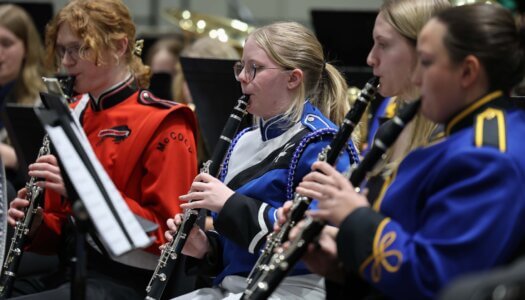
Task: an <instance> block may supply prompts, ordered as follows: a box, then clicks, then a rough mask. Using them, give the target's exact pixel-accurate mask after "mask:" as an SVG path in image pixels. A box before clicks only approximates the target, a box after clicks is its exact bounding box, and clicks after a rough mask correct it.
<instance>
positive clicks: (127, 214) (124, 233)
mask: <svg viewBox="0 0 525 300" xmlns="http://www.w3.org/2000/svg"><path fill="white" fill-rule="evenodd" d="M41 98H42V102H43V103H44V105H45V107H46V109H35V111H36V115H37V117H38V118H39V119H40V121H41V123H42V125H43V126H44V127H45V130H46V131H47V133H48V136H49V138H50V140H51V142H52V143H53V145H54V146H55V149H56V151H57V156H58V160H59V164H60V169H61V171H62V177H63V179H64V183H65V186H66V189H67V193H68V195H69V198H70V199H73V204H72V208H73V209H72V210H73V215H74V218H75V224H76V225H77V226H76V229H77V239H76V257H75V259H74V261H73V262H74V263H73V282H72V283H71V299H84V298H85V292H86V282H85V279H86V254H85V241H86V235H87V233H88V232H90V231H94V232H96V233H97V236H98V237H99V240H100V242H101V243H100V246H101V247H102V249H100V250H102V251H106V252H107V253H108V254H109V255H112V256H119V255H122V254H125V253H126V252H129V251H132V250H134V249H137V248H144V247H147V246H149V245H150V244H151V242H152V240H151V238H148V237H147V235H146V233H145V231H144V229H143V227H142V225H141V223H140V222H138V221H137V219H136V217H135V216H134V215H133V214H132V213H131V211H130V210H129V207H128V206H127V205H126V203H125V202H124V199H122V196H121V195H120V193H119V192H118V191H117V189H116V187H115V186H114V185H113V182H112V181H111V179H110V178H109V176H108V175H107V173H105V171H104V168H103V167H102V165H101V164H100V162H98V160H97V159H96V156H95V154H94V152H93V151H92V149H91V146H90V145H89V142H88V141H87V138H86V137H85V136H84V135H83V130H82V128H81V126H80V125H79V123H78V121H76V120H75V118H74V117H73V115H72V113H71V111H70V110H69V108H68V107H67V105H66V104H65V100H64V99H63V98H62V97H60V96H57V95H51V94H44V93H42V94H41ZM149 223H150V224H152V223H151V222H149ZM153 227H156V224H154V226H153ZM147 229H148V230H149V229H152V226H148V228H147ZM97 236H93V238H94V239H96V237H97Z"/></svg>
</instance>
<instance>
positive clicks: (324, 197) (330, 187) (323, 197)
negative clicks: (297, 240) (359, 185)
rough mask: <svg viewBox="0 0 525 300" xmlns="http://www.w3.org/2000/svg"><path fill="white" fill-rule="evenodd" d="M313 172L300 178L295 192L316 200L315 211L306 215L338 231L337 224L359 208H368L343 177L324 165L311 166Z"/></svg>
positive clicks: (366, 201) (323, 163)
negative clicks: (326, 222)
mask: <svg viewBox="0 0 525 300" xmlns="http://www.w3.org/2000/svg"><path fill="white" fill-rule="evenodd" d="M312 169H313V170H315V171H313V172H311V173H309V174H308V175H306V176H305V177H304V178H303V181H302V182H301V183H300V184H299V186H298V187H297V189H296V192H298V193H300V194H301V195H304V196H307V197H310V198H312V199H316V200H318V204H317V210H310V211H308V212H307V214H308V215H309V216H311V217H313V218H319V219H322V220H325V221H328V222H330V223H331V224H332V225H335V226H337V227H339V225H340V224H341V222H342V221H343V220H344V219H345V218H346V216H348V215H349V214H350V213H352V212H353V211H354V210H356V209H357V208H359V207H366V206H369V204H368V200H367V199H366V197H365V196H363V195H361V194H359V193H357V192H356V191H355V189H354V187H353V186H352V184H351V183H350V181H349V180H348V178H346V177H345V176H343V175H342V174H341V173H339V172H338V171H337V170H336V169H335V168H334V167H332V166H331V165H329V164H327V163H326V162H320V161H318V162H315V163H314V164H313V165H312Z"/></svg>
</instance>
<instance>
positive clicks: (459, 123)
mask: <svg viewBox="0 0 525 300" xmlns="http://www.w3.org/2000/svg"><path fill="white" fill-rule="evenodd" d="M487 107H501V108H507V107H509V102H508V101H506V99H505V98H504V97H503V92H502V91H500V90H498V91H494V92H491V93H489V94H487V95H485V96H483V97H481V98H480V99H478V100H476V101H474V102H473V103H472V104H470V105H469V106H467V107H466V108H465V109H463V110H462V111H461V112H460V113H458V114H456V116H454V117H453V118H452V119H451V120H450V121H449V122H448V123H447V124H446V125H445V135H446V136H449V135H451V134H453V133H455V132H457V131H459V130H461V129H463V128H465V127H470V126H472V124H474V119H475V118H474V117H475V116H476V115H477V114H478V113H480V112H482V111H483V110H485V109H486V108H487Z"/></svg>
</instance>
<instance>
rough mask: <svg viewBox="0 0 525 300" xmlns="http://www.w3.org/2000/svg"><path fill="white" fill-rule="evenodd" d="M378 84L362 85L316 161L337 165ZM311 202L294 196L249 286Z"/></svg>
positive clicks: (268, 240) (262, 255)
mask: <svg viewBox="0 0 525 300" xmlns="http://www.w3.org/2000/svg"><path fill="white" fill-rule="evenodd" d="M378 85H379V78H378V77H372V78H371V79H370V80H368V82H367V83H366V84H365V86H364V88H363V89H362V90H361V92H360V93H359V96H358V97H357V99H356V101H355V102H354V104H353V105H352V108H351V109H350V111H348V113H347V114H346V115H345V118H344V120H343V123H342V124H341V126H340V127H339V130H338V131H337V134H336V135H335V137H334V139H333V140H332V141H331V143H330V144H329V145H328V146H327V147H325V148H324V149H323V150H322V151H321V153H319V156H318V160H319V161H326V162H327V163H329V164H331V165H335V164H336V162H337V158H338V157H339V155H340V154H341V152H342V151H343V150H344V148H345V147H346V145H347V143H348V139H349V138H350V136H351V134H352V132H353V131H354V129H355V128H356V126H357V124H358V123H359V121H360V120H361V117H362V116H363V114H364V113H365V111H366V108H367V106H368V104H369V103H370V102H371V101H372V100H373V99H374V97H375V95H376V93H377V88H378ZM311 203H312V199H310V198H308V197H304V196H302V195H300V194H298V193H296V194H295V195H294V200H293V205H292V207H291V209H290V213H289V216H288V219H287V221H286V223H284V224H283V225H282V226H281V229H280V231H279V232H274V233H271V234H270V235H269V236H268V239H267V242H266V245H265V247H264V248H263V250H262V252H261V255H260V256H259V258H258V259H257V261H256V263H255V265H254V267H253V268H252V270H251V272H250V274H249V275H248V278H247V282H248V288H250V287H251V285H252V283H255V282H258V277H259V276H260V275H261V273H262V272H263V271H264V269H265V268H266V267H267V265H268V263H269V262H270V259H271V258H272V255H273V253H274V250H275V249H277V248H278V247H280V246H281V244H282V243H284V242H286V240H288V234H289V233H290V230H292V228H293V227H294V226H295V224H297V222H299V221H300V220H301V219H302V218H303V217H304V214H305V212H306V210H307V209H308V207H309V206H310V204H311Z"/></svg>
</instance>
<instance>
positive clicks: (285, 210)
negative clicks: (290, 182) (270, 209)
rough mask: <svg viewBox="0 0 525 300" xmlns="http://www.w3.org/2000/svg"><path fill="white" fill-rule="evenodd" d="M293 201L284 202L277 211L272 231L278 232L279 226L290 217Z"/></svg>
mask: <svg viewBox="0 0 525 300" xmlns="http://www.w3.org/2000/svg"><path fill="white" fill-rule="evenodd" d="M292 206H293V201H291V200H289V201H286V202H284V204H283V206H281V207H279V208H278V209H277V220H276V222H275V223H274V224H273V230H274V231H275V232H278V231H279V230H281V225H283V224H284V223H286V221H287V220H288V216H289V215H290V210H291V209H292Z"/></svg>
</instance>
